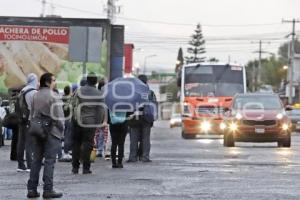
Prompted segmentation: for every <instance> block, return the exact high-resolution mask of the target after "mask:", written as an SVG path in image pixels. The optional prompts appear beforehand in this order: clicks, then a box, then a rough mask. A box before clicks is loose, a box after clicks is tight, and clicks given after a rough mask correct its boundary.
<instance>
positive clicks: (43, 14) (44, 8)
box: [41, 0, 46, 17]
mask: <svg viewBox="0 0 300 200" xmlns="http://www.w3.org/2000/svg"><path fill="white" fill-rule="evenodd" d="M45 11H46V0H42V13H41V17H45Z"/></svg>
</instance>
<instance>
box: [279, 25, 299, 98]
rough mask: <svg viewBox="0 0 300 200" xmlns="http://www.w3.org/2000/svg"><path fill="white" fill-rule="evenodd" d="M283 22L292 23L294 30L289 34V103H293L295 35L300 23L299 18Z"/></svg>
mask: <svg viewBox="0 0 300 200" xmlns="http://www.w3.org/2000/svg"><path fill="white" fill-rule="evenodd" d="M282 23H292V25H293V26H292V32H291V33H290V34H289V35H287V37H289V36H290V35H291V36H292V41H291V45H290V49H289V50H290V54H289V75H290V76H289V79H290V80H289V104H292V103H293V85H294V57H295V36H296V23H300V21H299V20H296V19H292V20H284V19H283V20H282Z"/></svg>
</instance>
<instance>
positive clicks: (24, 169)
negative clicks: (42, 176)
mask: <svg viewBox="0 0 300 200" xmlns="http://www.w3.org/2000/svg"><path fill="white" fill-rule="evenodd" d="M28 170H29V171H28ZM17 172H30V169H27V168H26V167H25V166H22V167H18V169H17Z"/></svg>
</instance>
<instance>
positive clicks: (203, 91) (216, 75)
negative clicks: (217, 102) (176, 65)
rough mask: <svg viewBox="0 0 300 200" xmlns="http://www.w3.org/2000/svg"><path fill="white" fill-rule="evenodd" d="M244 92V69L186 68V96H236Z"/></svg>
mask: <svg viewBox="0 0 300 200" xmlns="http://www.w3.org/2000/svg"><path fill="white" fill-rule="evenodd" d="M243 92H244V80H243V70H242V67H237V66H230V65H205V66H201V65H199V66H191V67H186V68H185V74H184V93H185V96H215V97H218V96H234V95H235V94H236V93H243Z"/></svg>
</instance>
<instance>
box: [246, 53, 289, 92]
mask: <svg viewBox="0 0 300 200" xmlns="http://www.w3.org/2000/svg"><path fill="white" fill-rule="evenodd" d="M283 65H284V61H283V59H278V58H276V57H275V56H272V57H269V58H267V59H263V60H262V74H261V77H262V82H261V83H260V84H261V85H272V86H273V88H274V89H275V90H278V89H279V88H280V83H281V81H282V80H284V79H285V77H286V71H285V70H284V69H283V68H282V66H283ZM257 66H258V60H252V61H249V62H248V64H247V65H246V74H247V85H248V88H249V89H251V90H252V91H253V92H254V91H256V90H257V89H258V88H259V87H260V86H261V85H258V83H257V74H256V73H257Z"/></svg>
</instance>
